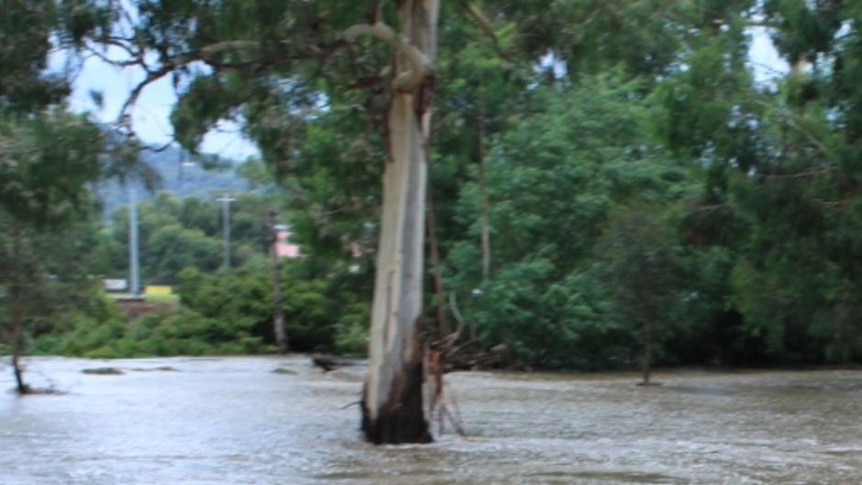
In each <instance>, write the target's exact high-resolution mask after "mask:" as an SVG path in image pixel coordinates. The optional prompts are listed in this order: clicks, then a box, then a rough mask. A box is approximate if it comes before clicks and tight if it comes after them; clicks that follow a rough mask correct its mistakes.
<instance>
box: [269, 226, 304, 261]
mask: <svg viewBox="0 0 862 485" xmlns="http://www.w3.org/2000/svg"><path fill="white" fill-rule="evenodd" d="M275 230H276V242H275V254H277V255H278V257H280V258H298V257H300V256H302V254H301V253H300V252H299V246H297V245H296V244H293V243H292V242H290V229H289V228H288V227H287V226H282V225H278V226H275Z"/></svg>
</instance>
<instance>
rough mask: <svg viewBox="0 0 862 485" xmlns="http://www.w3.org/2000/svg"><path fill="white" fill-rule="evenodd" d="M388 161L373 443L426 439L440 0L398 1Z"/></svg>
mask: <svg viewBox="0 0 862 485" xmlns="http://www.w3.org/2000/svg"><path fill="white" fill-rule="evenodd" d="M396 5H397V8H398V13H399V22H400V25H399V28H398V29H396V32H397V33H396V34H395V35H398V36H403V39H397V40H395V41H393V42H390V44H392V45H395V46H396V52H395V55H394V63H393V65H394V69H393V72H394V74H395V75H396V79H395V80H394V82H393V91H394V92H393V95H392V96H393V98H392V104H391V106H390V110H389V118H388V128H389V160H387V162H386V168H385V170H384V174H383V214H382V221H381V222H382V223H381V233H380V242H379V250H378V254H377V258H378V259H377V275H376V279H375V286H374V303H373V305H372V314H371V335H370V343H369V364H368V365H369V372H368V379H367V381H366V383H365V389H364V393H363V399H362V430H363V431H364V433H365V437H366V438H367V439H368V440H369V441H371V442H372V443H377V444H380V443H426V442H429V441H431V440H432V438H431V434H430V432H429V429H428V420H427V419H426V417H425V410H424V407H423V405H422V384H423V379H424V375H423V367H422V361H423V355H422V346H421V342H420V334H421V329H420V322H421V320H422V318H421V317H422V297H423V292H422V280H423V277H424V274H423V266H424V265H423V262H424V261H423V259H424V247H425V245H424V239H425V238H424V236H425V200H426V185H427V161H428V136H429V134H430V127H431V106H430V104H431V95H432V94H433V78H432V77H431V76H429V75H427V74H428V73H427V72H426V71H425V68H426V67H429V66H430V65H432V64H433V61H434V58H435V54H436V44H437V33H436V28H437V17H438V13H439V0H398V1H396Z"/></svg>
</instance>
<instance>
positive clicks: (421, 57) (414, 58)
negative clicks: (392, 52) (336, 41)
mask: <svg viewBox="0 0 862 485" xmlns="http://www.w3.org/2000/svg"><path fill="white" fill-rule="evenodd" d="M363 35H370V36H371V37H374V38H376V39H378V40H382V41H383V42H386V43H387V44H389V45H390V46H392V48H393V49H396V50H399V51H401V52H403V53H404V56H405V57H406V59H407V62H408V63H410V67H411V68H410V69H408V70H407V71H404V72H402V73H400V74H398V76H396V77H395V79H394V80H393V81H392V87H393V88H394V89H396V90H397V91H411V90H413V89H414V88H416V87H417V86H419V84H421V83H422V81H423V80H424V79H425V77H426V76H428V74H430V73H431V72H433V70H434V66H432V64H431V61H430V59H428V56H426V55H425V53H424V52H422V51H421V50H419V48H418V47H416V46H415V45H413V44H411V43H410V40H408V39H406V38H404V37H403V36H400V35H396V34H395V31H394V30H392V27H390V26H388V25H386V24H385V23H383V22H375V23H373V24H356V25H354V26H351V27H349V28H348V29H347V30H345V31H344V38H345V39H346V40H347V41H348V42H355V41H356V39H357V38H359V37H360V36H363Z"/></svg>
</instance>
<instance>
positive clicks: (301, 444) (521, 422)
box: [0, 357, 862, 485]
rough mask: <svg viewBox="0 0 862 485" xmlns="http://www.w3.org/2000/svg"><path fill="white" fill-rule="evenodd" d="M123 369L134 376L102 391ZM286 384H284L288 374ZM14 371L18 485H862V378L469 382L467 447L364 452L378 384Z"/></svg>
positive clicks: (61, 369)
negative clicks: (32, 389) (367, 392)
mask: <svg viewBox="0 0 862 485" xmlns="http://www.w3.org/2000/svg"><path fill="white" fill-rule="evenodd" d="M107 366H110V367H114V368H117V369H119V370H121V371H122V374H114V375H111V374H89V373H86V374H85V373H83V372H82V371H83V370H85V369H94V368H99V367H107ZM277 368H280V369H282V372H280V373H276V372H273V370H274V369H277ZM27 371H28V372H27V376H28V378H29V381H30V382H31V384H33V385H35V386H42V387H45V386H53V387H54V388H56V389H58V390H61V391H64V392H65V393H64V394H61V395H35V396H27V397H24V398H19V397H17V396H16V395H15V394H14V393H12V392H11V391H10V392H5V390H6V389H11V388H12V384H13V383H12V378H11V370H10V369H9V367H8V366H2V368H0V372H2V374H0V389H3V390H4V392H2V393H0V483H2V484H4V485H17V484H36V485H43V484H64V485H65V484H88V485H102V484H122V485H127V484H147V485H149V484H330V483H333V484H354V483H355V484H369V485H371V484H375V485H376V484H411V485H412V484H448V483H463V484H515V483H524V484H534V483H539V484H542V483H560V484H563V483H671V484H675V483H697V484H701V483H706V484H709V483H718V484H746V483H782V484H793V483H798V484H803V483H810V484H824V483H836V484H850V483H862V372H859V371H816V372H737V373H728V374H716V373H699V372H673V373H664V374H661V373H659V374H657V375H656V380H658V381H661V382H663V383H664V385H663V386H661V387H655V388H640V387H636V386H635V385H634V383H635V382H636V380H637V378H636V376H634V375H625V374H589V375H583V374H542V373H536V374H497V373H484V372H476V373H455V374H450V375H449V376H448V380H449V383H450V386H451V389H452V391H453V394H452V395H454V396H455V397H456V399H457V402H458V405H459V408H460V411H461V414H462V419H463V422H464V425H465V427H466V430H467V432H468V436H467V437H461V436H458V435H456V434H453V433H451V431H450V432H448V433H446V434H444V435H443V436H441V437H440V438H439V439H438V441H437V442H436V443H434V444H432V445H427V446H398V447H396V446H384V447H373V446H370V445H367V444H364V443H363V442H362V441H361V440H360V437H359V433H358V431H357V423H358V410H357V408H356V406H348V407H345V406H347V405H349V404H350V403H351V402H354V401H356V399H357V396H358V394H359V391H360V387H361V380H362V377H363V372H364V369H362V368H360V367H357V368H344V369H339V370H336V371H333V372H330V373H328V374H323V373H322V372H321V371H319V370H317V369H314V368H312V367H311V366H310V365H309V363H308V359H306V358H299V357H291V358H286V359H280V358H213V359H206V358H171V359H135V360H118V361H94V360H78V359H62V358H34V359H30V360H28V361H27Z"/></svg>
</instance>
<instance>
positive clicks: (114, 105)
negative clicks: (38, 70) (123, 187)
mask: <svg viewBox="0 0 862 485" xmlns="http://www.w3.org/2000/svg"><path fill="white" fill-rule="evenodd" d="M752 35H753V39H752V45H751V49H750V55H751V63H752V67H753V68H754V70H755V75H756V78H757V80H758V81H761V82H766V81H768V80H769V79H771V78H774V77H775V76H776V75H777V74H779V73H785V72H787V65H786V64H785V63H784V62H783V61H782V60H781V59H780V58H779V56H778V53H777V52H776V50H775V48H774V47H773V45H772V43H771V41H770V40H769V38H768V37H767V36H766V35H765V31H764V29H763V28H760V27H755V28H752ZM51 64H52V65H51V68H52V69H62V66H63V58H62V57H61V56H59V55H57V56H54V57H53V58H52V63H51ZM143 77H144V74H143V71H142V70H141V69H140V68H125V69H119V68H116V67H113V66H110V65H108V64H106V63H104V62H103V61H101V60H99V59H97V58H90V59H88V60H87V61H86V62H85V63H84V66H83V68H82V70H81V72H80V74H79V75H78V76H77V79H76V81H75V85H74V92H73V94H72V97H71V100H70V104H71V106H72V108H73V109H74V110H76V111H81V112H83V111H89V112H91V113H93V114H94V115H95V116H96V117H97V118H98V119H99V120H100V121H103V122H114V121H116V119H117V114H118V113H119V110H120V107H121V106H122V104H123V103H124V102H125V100H126V99H127V97H128V95H129V92H130V91H131V90H132V89H133V88H134V86H136V85H137V83H139V82H140V81H141V79H143ZM91 91H98V92H101V93H102V94H103V105H102V107H101V108H99V107H98V106H96V105H95V104H94V102H93V100H92V97H91V96H90V92H91ZM176 100H177V98H176V95H175V94H174V90H173V87H172V85H171V80H170V78H169V77H166V78H165V79H162V80H160V81H158V82H155V83H153V84H150V85H149V86H148V87H147V88H146V89H145V90H144V91H143V92H142V94H141V96H140V98H138V102H137V104H136V106H135V108H134V110H133V112H132V120H133V126H134V128H135V130H136V131H137V133H138V135H139V136H140V138H141V139H142V140H143V141H144V142H146V143H150V144H153V145H159V144H164V143H167V142H168V141H169V140H170V139H171V134H172V131H173V130H172V128H171V124H170V120H169V116H170V113H171V109H172V108H173V106H174V104H175V103H176ZM202 151H203V152H205V153H215V154H219V155H221V156H224V157H228V158H233V159H238V160H243V159H245V158H246V157H249V156H255V155H256V154H257V153H258V151H257V148H256V147H255V146H254V144H253V143H251V142H250V141H248V140H247V139H245V138H243V137H242V136H241V135H240V134H239V131H238V129H237V127H236V126H233V125H230V124H225V125H224V126H221V127H220V129H219V130H218V131H217V132H214V133H211V134H210V135H208V136H207V137H206V138H205V139H204V143H203V145H202Z"/></svg>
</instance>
